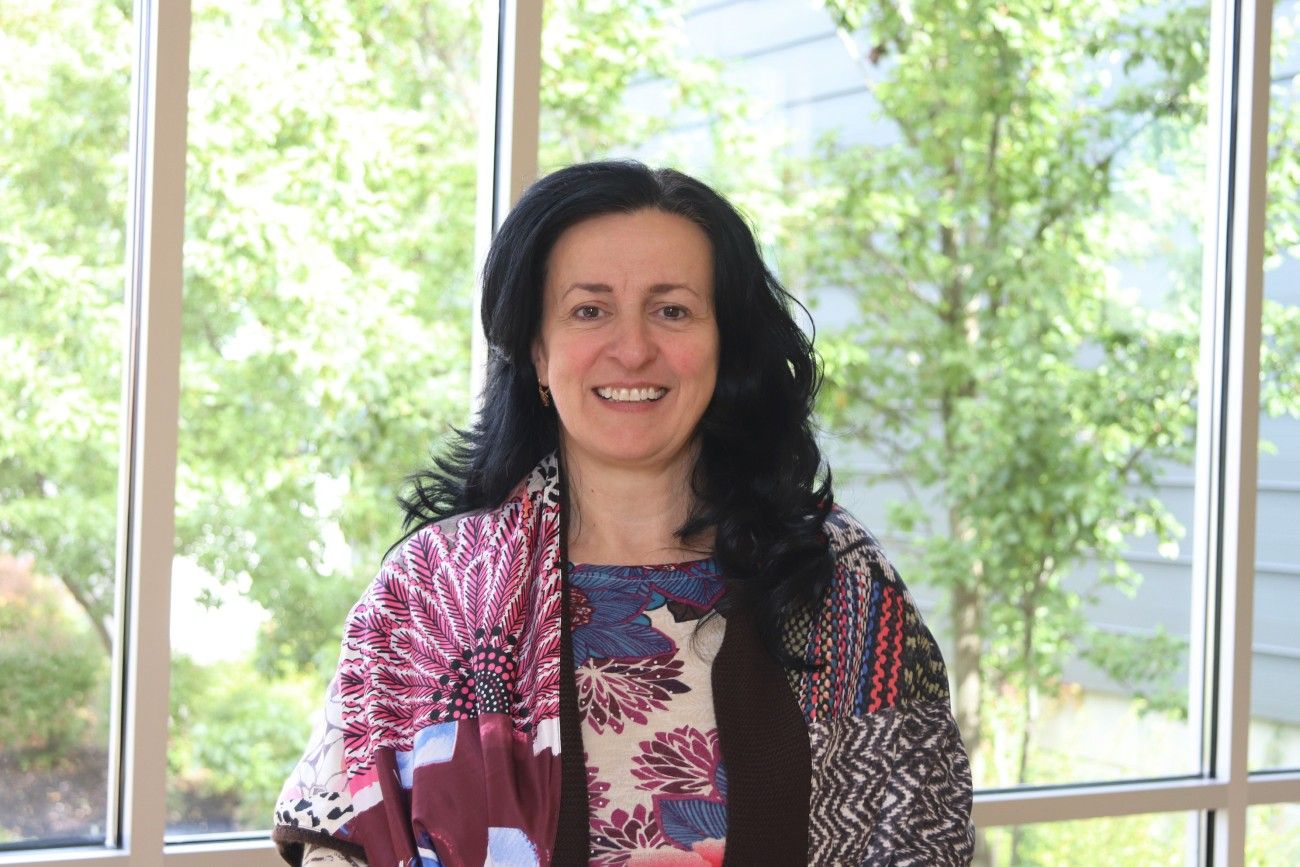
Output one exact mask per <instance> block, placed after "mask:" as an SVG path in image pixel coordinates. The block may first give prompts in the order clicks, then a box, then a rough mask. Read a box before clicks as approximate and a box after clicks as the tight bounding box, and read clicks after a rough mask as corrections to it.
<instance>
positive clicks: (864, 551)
mask: <svg viewBox="0 0 1300 867" xmlns="http://www.w3.org/2000/svg"><path fill="white" fill-rule="evenodd" d="M823 527H824V528H825V531H826V538H827V541H828V542H829V544H830V549H831V555H832V556H833V557H834V558H835V564H836V572H837V573H839V574H841V575H843V576H845V577H851V578H853V579H854V580H856V581H859V582H870V581H874V580H878V581H885V582H888V583H890V584H894V585H897V586H899V587H900V588H901V587H902V586H903V582H902V579H901V578H900V577H899V575H898V570H897V569H895V568H894V564H893V563H892V562H891V561H890V559H889V557H888V556H887V555H886V554H885V550H884V548H883V547H882V546H881V544H880V542H879V540H878V539H877V538H876V537H875V535H874V534H872V532H871V531H870V530H868V529H867V527H866V525H865V524H863V523H862V522H861V521H859V520H858V519H857V518H856V517H854V516H853V514H852V513H850V512H849V511H848V510H847V509H845V508H844V507H843V506H840V505H839V504H836V505H835V506H833V507H832V508H831V512H830V514H829V515H827V516H826V523H825V524H824V525H823Z"/></svg>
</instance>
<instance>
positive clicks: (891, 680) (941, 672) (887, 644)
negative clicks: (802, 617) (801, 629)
mask: <svg viewBox="0 0 1300 867" xmlns="http://www.w3.org/2000/svg"><path fill="white" fill-rule="evenodd" d="M825 529H826V535H827V538H828V541H829V543H830V548H831V552H832V555H833V556H834V558H835V569H834V576H833V579H832V583H831V585H830V587H829V588H828V589H827V592H826V593H825V594H824V596H823V597H822V599H821V602H820V612H819V615H820V616H819V617H818V618H816V619H815V621H814V623H815V624H816V627H815V628H816V632H817V635H816V636H815V637H813V639H812V641H813V644H821V645H822V650H823V652H824V653H826V654H829V655H830V656H836V655H837V654H840V653H846V654H847V655H845V657H844V658H842V659H838V658H837V659H835V660H834V661H835V662H836V663H837V665H838V666H839V669H840V670H841V671H842V672H844V676H845V677H847V678H848V679H849V680H853V681H856V682H857V684H858V691H857V694H856V696H855V705H857V707H855V710H856V711H858V712H861V711H862V710H863V709H864V708H866V707H867V706H868V705H869V706H870V709H871V710H875V709H877V708H879V707H881V706H887V707H891V706H896V705H900V704H902V705H905V704H912V703H915V702H918V701H940V702H946V701H947V698H948V682H947V674H946V671H945V668H944V664H943V655H942V653H941V652H940V649H939V645H938V642H936V641H935V639H934V636H933V634H932V633H931V632H930V629H929V628H928V627H927V626H926V624H925V620H924V618H923V617H922V615H921V611H920V608H919V606H917V604H916V601H915V599H914V598H913V596H912V594H911V592H910V591H909V590H908V588H907V586H906V585H905V584H904V583H903V579H902V578H901V577H900V576H899V573H898V570H897V569H896V568H895V567H894V564H893V563H892V562H891V561H890V559H889V557H888V556H886V554H885V551H884V549H883V548H882V546H881V544H880V542H879V541H878V540H877V538H876V537H875V536H874V535H873V534H872V533H871V531H870V530H868V529H867V528H866V526H864V525H863V523H862V522H861V521H859V520H858V519H857V518H856V517H854V516H853V515H852V514H851V513H849V512H848V511H847V510H845V509H843V508H841V507H839V506H835V507H834V508H833V509H832V511H831V513H830V514H829V515H828V516H827V518H826V523H825ZM841 648H847V651H842V650H841ZM881 673H883V675H884V685H885V687H886V689H885V694H884V695H883V696H881V695H876V694H875V692H876V689H875V686H874V684H875V682H876V681H878V680H880V678H878V677H877V676H876V675H877V674H881ZM862 684H868V685H872V688H871V689H869V690H866V691H865V692H864V691H861V689H862ZM847 688H848V687H847V681H846V689H847ZM853 691H854V690H850V692H853Z"/></svg>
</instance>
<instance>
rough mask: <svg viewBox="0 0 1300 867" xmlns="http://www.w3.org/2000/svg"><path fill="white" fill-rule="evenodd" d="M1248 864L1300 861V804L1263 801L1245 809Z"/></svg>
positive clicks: (1263, 866)
mask: <svg viewBox="0 0 1300 867" xmlns="http://www.w3.org/2000/svg"><path fill="white" fill-rule="evenodd" d="M1246 864H1248V865H1249V867H1294V865H1296V864H1300V804H1262V805H1260V806H1257V807H1251V808H1250V809H1248V810H1247V811H1246Z"/></svg>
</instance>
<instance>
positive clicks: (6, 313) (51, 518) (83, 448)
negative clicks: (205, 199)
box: [0, 2, 132, 847]
mask: <svg viewBox="0 0 1300 867" xmlns="http://www.w3.org/2000/svg"><path fill="white" fill-rule="evenodd" d="M131 35H132V19H131V14H130V9H129V6H123V4H115V3H94V2H80V3H65V4H58V5H53V6H52V5H50V4H45V3H23V2H20V3H6V4H5V5H4V7H3V8H0V88H2V89H3V91H4V94H5V96H4V99H3V101H2V103H0V130H3V132H0V358H3V362H0V404H3V406H4V412H3V419H2V420H0V636H3V638H0V679H3V682H4V683H5V694H6V700H5V702H4V703H3V706H0V745H2V746H0V776H3V778H4V781H5V783H4V786H3V787H0V847H10V846H49V845H60V844H62V845H67V844H75V843H102V842H103V841H104V839H105V836H106V835H107V834H108V823H109V810H110V805H109V803H108V801H107V796H108V791H109V780H110V773H111V772H110V768H111V767H112V766H113V765H114V764H115V762H116V760H117V756H116V755H115V754H114V750H113V749H112V745H111V744H112V739H111V737H110V731H111V729H112V722H111V721H112V714H111V710H110V708H111V706H112V701H111V698H110V696H111V694H112V691H111V689H110V684H111V681H112V678H111V672H112V670H113V665H112V661H113V658H114V654H115V652H116V651H117V650H118V649H119V648H118V641H117V636H118V630H117V624H118V622H119V620H118V614H117V611H116V610H115V600H116V597H117V592H116V591H117V581H116V578H115V576H116V574H117V565H116V564H117V537H118V529H119V520H120V518H119V512H118V473H119V467H120V456H121V452H122V442H121V439H120V434H121V428H122V393H123V386H122V380H123V365H122V359H123V358H124V357H125V355H126V346H125V341H126V338H127V330H126V325H127V321H128V307H127V294H126V274H127V270H126V261H125V257H124V254H125V250H126V220H125V214H126V198H127V189H128V187H127V168H128V155H129V150H128V138H129V134H130V123H129V105H130V95H131V88H130V80H131V73H130V70H131Z"/></svg>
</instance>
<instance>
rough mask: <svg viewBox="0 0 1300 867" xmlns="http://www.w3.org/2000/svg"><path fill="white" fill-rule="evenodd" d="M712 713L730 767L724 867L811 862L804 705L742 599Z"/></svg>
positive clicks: (721, 658)
mask: <svg viewBox="0 0 1300 867" xmlns="http://www.w3.org/2000/svg"><path fill="white" fill-rule="evenodd" d="M713 712H714V715H715V716H716V717H717V721H718V746H719V747H720V748H721V751H722V760H723V762H724V763H725V764H726V768H727V844H726V856H725V860H724V862H723V863H724V864H725V865H749V864H762V865H764V867H783V865H791V867H794V865H804V864H807V863H808V804H809V798H810V796H811V793H812V753H811V748H810V746H809V743H808V727H807V724H806V723H805V722H804V717H803V711H801V710H800V709H799V703H798V701H797V700H796V699H795V695H794V692H793V691H792V690H791V689H790V683H789V681H788V680H787V679H786V676H785V672H784V671H783V670H782V668H781V666H780V664H779V663H778V662H777V661H776V660H775V659H774V658H773V657H772V655H771V654H770V653H768V651H767V649H766V648H765V647H764V646H763V642H762V640H761V639H760V638H759V634H758V629H757V626H756V624H755V622H754V619H753V616H752V614H751V613H750V612H749V611H748V610H747V606H746V605H744V604H736V605H733V606H731V610H730V611H729V612H728V613H727V630H726V632H725V633H724V635H723V639H722V646H721V648H719V650H718V655H717V657H716V658H714V660H713Z"/></svg>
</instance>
